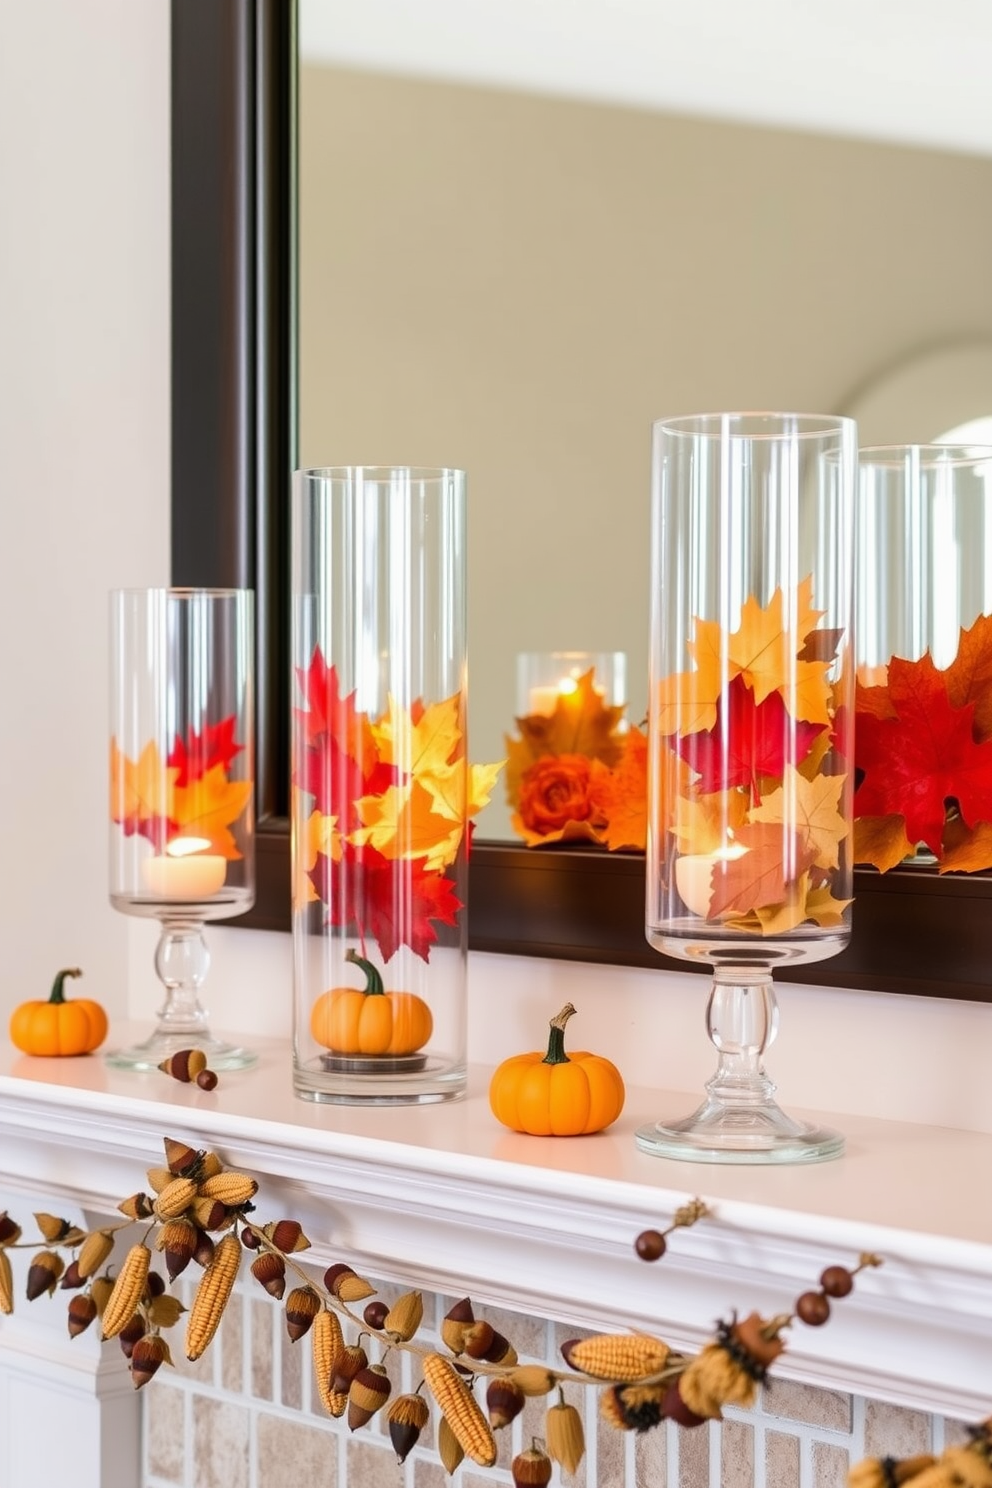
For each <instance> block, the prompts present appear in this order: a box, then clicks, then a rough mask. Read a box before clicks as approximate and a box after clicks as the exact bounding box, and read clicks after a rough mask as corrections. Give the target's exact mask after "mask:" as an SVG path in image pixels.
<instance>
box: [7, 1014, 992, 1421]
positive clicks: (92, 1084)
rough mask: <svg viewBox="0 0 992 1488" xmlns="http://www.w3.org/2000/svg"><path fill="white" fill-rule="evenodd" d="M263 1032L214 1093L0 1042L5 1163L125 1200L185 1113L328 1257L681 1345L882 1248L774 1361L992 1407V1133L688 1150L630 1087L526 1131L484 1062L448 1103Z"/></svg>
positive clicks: (48, 1196) (865, 1386) (845, 1381)
mask: <svg viewBox="0 0 992 1488" xmlns="http://www.w3.org/2000/svg"><path fill="white" fill-rule="evenodd" d="M127 1034H128V1030H125V1031H124V1036H125V1037H127ZM254 1044H255V1047H257V1048H259V1050H260V1053H261V1059H260V1062H259V1065H258V1067H257V1068H256V1069H254V1070H251V1071H246V1072H242V1073H229V1074H224V1075H222V1076H221V1080H220V1084H219V1085H218V1088H217V1089H216V1090H215V1091H213V1092H211V1093H206V1092H203V1091H201V1090H199V1089H198V1088H197V1087H188V1086H182V1085H179V1084H177V1083H175V1082H173V1081H170V1080H169V1079H168V1078H167V1077H166V1076H165V1075H161V1074H159V1073H157V1072H155V1073H153V1074H146V1075H132V1074H127V1073H122V1072H118V1071H115V1070H112V1069H109V1068H107V1066H106V1065H105V1064H104V1063H103V1062H102V1060H101V1059H100V1058H99V1057H98V1056H91V1057H89V1058H84V1059H65V1060H59V1059H51V1060H44V1059H29V1058H27V1057H25V1056H22V1055H18V1054H17V1053H16V1051H14V1050H13V1049H11V1048H10V1046H9V1045H2V1044H0V1187H2V1188H5V1189H11V1190H13V1191H15V1192H17V1193H24V1194H27V1195H37V1196H38V1199H39V1201H40V1200H42V1199H44V1200H45V1207H47V1208H51V1207H52V1206H53V1205H54V1203H55V1201H56V1200H57V1199H59V1198H61V1199H63V1200H64V1201H66V1202H73V1203H76V1204H79V1205H81V1206H82V1207H84V1208H85V1209H87V1210H96V1211H98V1212H106V1213H112V1212H113V1211H114V1210H115V1208H116V1205H117V1203H118V1202H119V1201H120V1200H121V1199H122V1198H123V1197H125V1196H126V1195H128V1194H130V1193H133V1192H134V1191H135V1190H138V1189H141V1188H142V1187H144V1186H145V1184H144V1169H145V1168H147V1167H149V1166H152V1165H155V1166H158V1165H160V1164H161V1161H162V1147H161V1138H162V1137H163V1136H166V1135H168V1136H174V1137H178V1138H182V1139H184V1140H187V1141H189V1142H190V1144H191V1145H193V1146H196V1147H212V1148H216V1149H217V1150H218V1151H219V1152H220V1153H221V1154H222V1155H223V1157H224V1158H225V1160H227V1161H229V1162H230V1163H231V1164H233V1165H236V1166H237V1167H239V1168H243V1169H245V1170H247V1171H249V1172H251V1173H252V1174H254V1176H255V1177H257V1178H258V1180H259V1183H260V1191H259V1197H258V1201H257V1207H258V1217H259V1218H260V1219H261V1220H262V1221H263V1222H264V1221H266V1220H268V1219H276V1218H279V1217H281V1216H283V1215H286V1214H291V1215H293V1216H295V1217H296V1218H298V1219H300V1220H301V1221H302V1222H303V1223H304V1226H305V1228H306V1231H307V1233H308V1234H309V1236H310V1238H311V1239H312V1240H313V1242H314V1247H313V1251H312V1252H310V1253H309V1255H308V1259H309V1258H310V1257H311V1256H312V1258H313V1260H314V1261H315V1262H316V1263H317V1264H319V1265H320V1266H321V1267H323V1266H326V1265H327V1264H328V1263H329V1262H330V1261H331V1260H345V1261H349V1262H350V1263H351V1264H352V1265H356V1266H357V1267H360V1268H365V1269H366V1270H367V1271H368V1272H369V1273H370V1274H372V1275H378V1276H381V1277H383V1278H384V1279H394V1280H398V1281H403V1282H406V1283H408V1284H416V1285H421V1286H424V1287H429V1288H431V1289H433V1290H437V1291H440V1292H443V1293H446V1294H449V1295H450V1294H453V1295H457V1296H460V1295H464V1294H468V1295H470V1296H471V1297H472V1298H473V1300H474V1301H475V1302H476V1303H478V1304H480V1305H484V1304H485V1303H487V1302H488V1303H490V1304H499V1305H501V1306H506V1307H510V1308H512V1309H514V1310H516V1311H522V1312H528V1313H536V1314H540V1315H544V1316H550V1317H557V1318H561V1319H562V1320H565V1321H568V1322H570V1323H573V1322H574V1323H576V1324H586V1325H589V1324H591V1325H593V1326H605V1327H607V1328H613V1329H618V1328H622V1327H627V1326H634V1327H638V1328H648V1329H651V1330H654V1331H658V1332H660V1333H661V1334H662V1335H663V1336H664V1337H665V1338H666V1339H667V1340H668V1341H669V1342H670V1343H671V1344H672V1345H674V1346H676V1347H683V1348H685V1347H690V1348H695V1347H698V1346H699V1345H700V1344H701V1343H702V1342H703V1341H705V1339H707V1338H708V1337H710V1336H711V1334H712V1328H713V1324H714V1321H715V1320H716V1319H717V1318H718V1317H721V1316H727V1315H729V1314H730V1312H731V1311H732V1310H733V1309H735V1308H736V1309H737V1310H739V1311H750V1310H751V1309H752V1308H756V1309H757V1310H758V1311H760V1312H762V1313H764V1314H766V1315H770V1314H773V1313H777V1312H782V1311H788V1310H789V1309H790V1307H791V1305H792V1303H793V1301H794V1299H795V1297H796V1296H797V1295H798V1293H799V1292H801V1291H804V1290H806V1289H808V1288H810V1287H814V1286H815V1285H816V1283H817V1279H818V1277H819V1274H820V1271H821V1270H822V1268H823V1267H824V1266H825V1265H828V1264H832V1263H835V1262H836V1263H840V1264H851V1263H853V1262H854V1261H855V1260H856V1258H857V1256H858V1254H859V1252H861V1251H863V1250H873V1251H878V1252H879V1253H881V1254H882V1255H883V1256H884V1257H885V1264H884V1266H883V1267H882V1268H881V1269H880V1270H878V1271H876V1272H869V1273H864V1274H862V1275H861V1276H859V1278H858V1281H857V1285H856V1288H855V1291H854V1293H853V1294H852V1296H851V1297H849V1298H847V1299H846V1300H845V1301H843V1302H840V1303H837V1304H835V1308H834V1314H833V1316H832V1318H831V1320H830V1322H829V1323H828V1324H827V1326H826V1327H824V1328H819V1329H811V1328H806V1327H803V1326H802V1325H797V1326H796V1327H795V1328H794V1329H793V1330H792V1337H791V1341H790V1346H789V1350H788V1353H787V1354H786V1356H785V1357H784V1359H783V1360H782V1361H781V1364H780V1365H779V1366H778V1367H777V1372H778V1373H779V1374H782V1375H784V1376H788V1377H791V1378H794V1379H800V1380H804V1381H807V1382H810V1383H814V1384H818V1385H822V1386H825V1387H831V1388H839V1389H845V1390H853V1391H855V1392H857V1393H861V1394H864V1395H868V1396H872V1397H874V1398H878V1399H884V1400H890V1401H892V1402H894V1403H897V1404H903V1405H909V1406H915V1407H918V1408H922V1409H928V1410H935V1411H939V1412H942V1413H944V1414H948V1415H952V1416H956V1417H960V1418H963V1419H965V1420H977V1419H980V1418H983V1417H985V1416H987V1415H988V1414H989V1412H990V1410H992V1182H990V1176H989V1175H990V1174H992V1136H987V1135H981V1134H979V1133H974V1132H964V1131H952V1130H949V1129H947V1128H935V1127H925V1126H914V1125H909V1124H906V1123H900V1122H888V1121H881V1120H877V1119H871V1118H866V1117H844V1116H822V1113H819V1114H821V1118H822V1119H823V1120H826V1121H828V1122H829V1124H831V1125H834V1126H839V1127H841V1129H842V1130H843V1131H844V1132H845V1133H846V1136H847V1152H846V1154H845V1156H844V1157H842V1158H840V1159H838V1160H836V1161H833V1162H829V1163H824V1164H821V1165H814V1166H811V1167H746V1168H734V1167H723V1166H712V1165H708V1164H698V1165H697V1164H689V1163H679V1162H671V1161H665V1160H663V1159H659V1158H654V1157H649V1156H647V1155H646V1154H643V1153H641V1152H639V1151H638V1150H637V1149H636V1147H635V1145H634V1139H633V1130H634V1128H635V1126H637V1125H639V1124H641V1123H642V1122H644V1121H645V1120H647V1119H655V1118H657V1117H659V1116H661V1115H662V1114H668V1115H671V1114H673V1113H675V1114H683V1113H684V1112H685V1111H686V1110H687V1109H688V1108H689V1106H690V1105H691V1103H692V1101H691V1098H690V1097H687V1096H685V1095H681V1096H679V1095H674V1096H673V1095H671V1094H669V1093H665V1092H657V1091H645V1090H643V1089H634V1090H631V1091H630V1092H629V1093H628V1102H627V1108H626V1110H625V1112H624V1114H623V1116H622V1117H621V1119H620V1120H619V1121H618V1122H617V1123H616V1124H615V1125H614V1127H612V1128H611V1129H610V1131H608V1132H605V1133H601V1134H599V1135H597V1136H595V1137H586V1138H579V1139H576V1138H573V1139H558V1140H556V1139H554V1138H529V1137H523V1136H516V1135H514V1134H512V1133H510V1132H507V1131H505V1130H503V1129H502V1128H501V1127H500V1126H498V1125H497V1123H496V1122H495V1121H494V1120H493V1118H492V1116H491V1115H490V1113H489V1108H488V1102H487V1100H486V1088H487V1080H488V1071H486V1070H484V1069H476V1070H473V1071H472V1076H471V1080H470V1087H469V1096H468V1098H467V1099H466V1100H464V1101H460V1102H457V1103H453V1104H450V1105H440V1106H424V1107H401V1108H397V1109H384V1108H370V1109H367V1110H366V1109H356V1108H354V1107H348V1106H316V1105H312V1104H310V1103H308V1102H304V1101H301V1100H299V1099H297V1098H296V1097H295V1096H294V1094H293V1091H292V1086H291V1073H290V1053H289V1048H288V1045H286V1044H284V1043H281V1042H274V1041H264V1040H255V1041H254ZM693 1196H699V1197H701V1198H703V1199H705V1200H706V1201H707V1202H708V1203H709V1204H710V1205H711V1208H712V1211H713V1212H712V1217H711V1218H710V1219H708V1220H705V1221H703V1222H701V1223H699V1224H698V1225H696V1226H695V1227H694V1228H693V1229H692V1230H689V1231H681V1232H679V1233H678V1234H676V1235H675V1236H674V1237H673V1238H672V1241H671V1244H670V1247H669V1252H668V1254H667V1255H666V1257H665V1258H664V1259H663V1260H662V1261H660V1262H658V1263H656V1264H655V1265H653V1266H648V1265H646V1264H645V1263H644V1262H642V1261H639V1260H638V1259H637V1258H636V1256H635V1255H634V1251H633V1241H634V1238H635V1236H636V1235H637V1234H638V1232H639V1231H640V1230H642V1229H644V1228H646V1227H648V1226H654V1227H658V1228H663V1227H664V1225H665V1224H666V1223H667V1221H668V1219H669V1217H670V1216H671V1214H672V1213H673V1212H674V1210H675V1209H676V1208H677V1207H678V1206H679V1205H680V1204H682V1203H684V1202H685V1201H686V1199H687V1198H690V1197H693Z"/></svg>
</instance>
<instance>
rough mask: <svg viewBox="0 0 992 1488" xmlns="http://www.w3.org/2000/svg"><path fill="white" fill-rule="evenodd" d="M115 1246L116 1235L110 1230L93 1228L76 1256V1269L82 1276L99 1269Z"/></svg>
mask: <svg viewBox="0 0 992 1488" xmlns="http://www.w3.org/2000/svg"><path fill="white" fill-rule="evenodd" d="M113 1248H114V1237H113V1235H112V1234H111V1232H110V1231H109V1230H93V1231H92V1232H91V1233H90V1234H89V1235H87V1236H86V1239H85V1240H84V1241H83V1243H82V1245H81V1246H80V1250H79V1254H78V1256H77V1257H76V1271H77V1273H78V1275H80V1276H82V1277H84V1278H85V1277H87V1276H92V1275H93V1274H94V1273H95V1272H97V1271H99V1269H100V1267H101V1266H102V1265H103V1263H104V1261H105V1260H106V1259H107V1257H108V1256H109V1255H110V1252H111V1251H112V1250H113Z"/></svg>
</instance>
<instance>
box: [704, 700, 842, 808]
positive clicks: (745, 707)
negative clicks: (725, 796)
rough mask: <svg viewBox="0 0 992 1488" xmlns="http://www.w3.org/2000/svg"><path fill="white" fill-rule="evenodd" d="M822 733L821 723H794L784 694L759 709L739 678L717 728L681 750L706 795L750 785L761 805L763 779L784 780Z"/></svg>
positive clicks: (718, 711) (723, 704)
mask: <svg viewBox="0 0 992 1488" xmlns="http://www.w3.org/2000/svg"><path fill="white" fill-rule="evenodd" d="M822 732H823V724H822V723H804V722H802V721H799V720H797V719H795V718H793V717H792V715H791V714H790V713H789V710H788V709H787V708H786V706H785V703H784V702H783V700H782V695H781V693H779V692H770V693H769V694H768V696H767V697H766V698H765V699H764V700H763V701H762V702H760V703H756V702H755V701H754V693H753V692H752V690H751V688H750V687H749V686H748V685H747V683H746V682H745V681H744V678H743V677H742V676H740V675H738V676H736V677H734V679H733V680H732V682H731V683H730V686H729V687H728V688H726V690H725V691H724V692H723V693H722V694H721V696H720V699H719V702H718V703H717V707H716V723H715V724H714V725H713V727H712V728H711V729H705V730H700V731H699V732H697V733H694V734H686V735H685V736H684V737H683V738H681V739H679V740H678V743H677V746H676V747H677V749H678V752H679V754H680V755H681V756H682V758H683V759H684V760H685V762H686V764H687V765H689V766H690V767H691V768H692V769H693V770H695V771H697V772H698V774H699V775H700V777H701V778H700V779H699V780H698V781H697V782H696V783H697V785H698V788H699V790H700V791H702V792H703V793H704V794H706V795H709V794H710V793H711V792H713V791H722V790H730V788H731V787H732V786H735V785H747V786H750V788H751V793H752V795H753V796H754V798H755V799H756V800H757V799H759V796H760V792H759V781H760V779H761V777H762V776H770V777H772V778H774V779H780V778H781V776H782V774H783V771H784V770H785V766H786V765H787V764H789V765H797V764H798V763H799V761H800V760H802V759H805V757H806V755H807V754H808V753H809V751H810V749H811V748H812V747H813V741H814V739H816V738H817V737H818V736H819V735H820V734H821V733H822Z"/></svg>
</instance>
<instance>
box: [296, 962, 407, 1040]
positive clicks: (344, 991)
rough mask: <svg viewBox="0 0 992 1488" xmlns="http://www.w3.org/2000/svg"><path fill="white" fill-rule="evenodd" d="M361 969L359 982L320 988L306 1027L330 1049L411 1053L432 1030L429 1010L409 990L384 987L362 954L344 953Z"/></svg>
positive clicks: (375, 971) (377, 973)
mask: <svg viewBox="0 0 992 1488" xmlns="http://www.w3.org/2000/svg"><path fill="white" fill-rule="evenodd" d="M344 959H345V960H346V961H350V962H352V964H353V965H355V966H360V967H361V969H362V971H364V973H365V986H364V987H332V988H331V990H330V991H329V992H322V993H321V995H320V996H319V997H318V998H317V1001H316V1002H315V1003H314V1005H313V1011H312V1012H311V1014H310V1032H311V1033H312V1034H313V1036H314V1038H315V1039H316V1041H317V1043H318V1044H323V1046H324V1048H325V1049H330V1050H332V1052H333V1053H335V1054H349V1055H354V1054H378V1055H380V1056H382V1055H390V1056H392V1055H401V1054H415V1053H416V1052H417V1050H418V1049H422V1048H423V1046H424V1045H425V1044H426V1042H427V1040H428V1039H429V1038H430V1036H431V1033H432V1032H433V1030H434V1019H433V1018H432V1017H431V1010H430V1008H429V1007H428V1006H427V1004H426V1002H425V1001H424V999H423V998H422V997H418V996H417V994H416V993H415V992H387V991H385V989H384V987H383V984H382V977H381V976H380V975H379V972H378V971H377V970H376V968H375V967H374V966H373V965H372V962H371V961H366V960H365V958H364V956H359V955H358V953H357V952H356V951H353V950H350V951H348V952H347V954H346V955H345V958H344Z"/></svg>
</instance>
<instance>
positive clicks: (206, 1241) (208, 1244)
mask: <svg viewBox="0 0 992 1488" xmlns="http://www.w3.org/2000/svg"><path fill="white" fill-rule="evenodd" d="M213 1258H214V1242H213V1241H212V1240H211V1238H210V1236H209V1235H205V1234H204V1233H203V1231H202V1230H200V1231H199V1232H198V1233H197V1237H196V1249H195V1250H194V1251H193V1259H194V1261H195V1262H196V1264H197V1265H198V1266H204V1267H206V1266H209V1265H210V1262H211V1261H212V1260H213Z"/></svg>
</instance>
